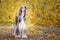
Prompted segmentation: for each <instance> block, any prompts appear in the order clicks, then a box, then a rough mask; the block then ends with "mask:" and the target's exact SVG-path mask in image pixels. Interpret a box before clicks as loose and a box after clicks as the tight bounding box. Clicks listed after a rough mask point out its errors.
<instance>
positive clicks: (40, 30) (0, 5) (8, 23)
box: [0, 0, 60, 40]
mask: <svg viewBox="0 0 60 40" xmlns="http://www.w3.org/2000/svg"><path fill="white" fill-rule="evenodd" d="M21 5H26V6H27V7H28V10H27V14H26V24H27V36H28V38H27V39H25V40H60V0H0V40H20V39H18V38H14V37H13V36H12V33H13V28H14V25H13V24H14V19H15V16H16V14H17V13H18V11H19V8H20V7H21ZM21 40H23V39H21Z"/></svg>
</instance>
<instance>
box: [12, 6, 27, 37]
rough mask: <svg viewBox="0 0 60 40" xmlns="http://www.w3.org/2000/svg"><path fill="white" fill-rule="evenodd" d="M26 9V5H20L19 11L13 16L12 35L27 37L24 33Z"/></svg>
mask: <svg viewBox="0 0 60 40" xmlns="http://www.w3.org/2000/svg"><path fill="white" fill-rule="evenodd" d="M26 11H27V7H26V6H24V5H22V6H21V8H20V9H19V13H18V15H17V16H16V18H15V23H14V34H13V35H14V36H15V37H18V38H21V37H22V38H27V35H26V23H25V20H26Z"/></svg>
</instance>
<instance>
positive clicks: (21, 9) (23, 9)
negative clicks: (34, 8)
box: [19, 5, 27, 15]
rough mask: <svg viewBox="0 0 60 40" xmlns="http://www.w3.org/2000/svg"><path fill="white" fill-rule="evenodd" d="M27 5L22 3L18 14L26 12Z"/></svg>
mask: <svg viewBox="0 0 60 40" xmlns="http://www.w3.org/2000/svg"><path fill="white" fill-rule="evenodd" d="M26 11H27V7H26V6H25V5H22V6H21V7H20V10H19V15H21V13H22V12H24V13H26Z"/></svg>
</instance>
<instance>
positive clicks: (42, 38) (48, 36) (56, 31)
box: [0, 24, 60, 40]
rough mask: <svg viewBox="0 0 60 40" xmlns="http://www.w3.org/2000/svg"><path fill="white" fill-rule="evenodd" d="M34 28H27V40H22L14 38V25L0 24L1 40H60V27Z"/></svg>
mask: <svg viewBox="0 0 60 40" xmlns="http://www.w3.org/2000/svg"><path fill="white" fill-rule="evenodd" d="M33 28H34V29H33ZM33 28H32V27H30V28H27V36H28V38H27V39H21V38H15V37H14V36H12V33H13V24H9V25H8V24H0V40H60V27H53V28H51V27H42V26H39V27H33Z"/></svg>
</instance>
